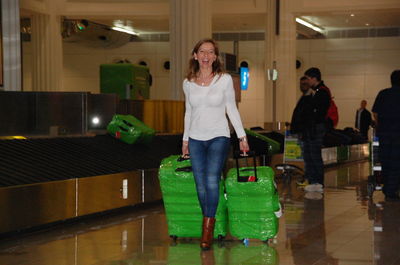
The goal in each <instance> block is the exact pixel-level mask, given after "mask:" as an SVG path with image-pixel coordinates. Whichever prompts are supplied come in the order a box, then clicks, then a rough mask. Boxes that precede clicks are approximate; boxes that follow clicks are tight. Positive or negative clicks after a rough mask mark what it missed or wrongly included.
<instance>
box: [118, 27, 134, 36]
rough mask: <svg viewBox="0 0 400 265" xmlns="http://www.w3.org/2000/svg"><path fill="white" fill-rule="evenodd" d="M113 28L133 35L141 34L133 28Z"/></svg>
mask: <svg viewBox="0 0 400 265" xmlns="http://www.w3.org/2000/svg"><path fill="white" fill-rule="evenodd" d="M112 29H113V30H116V31H120V32H125V33H128V34H131V35H139V34H138V33H137V32H134V31H133V30H131V29H126V28H120V27H112Z"/></svg>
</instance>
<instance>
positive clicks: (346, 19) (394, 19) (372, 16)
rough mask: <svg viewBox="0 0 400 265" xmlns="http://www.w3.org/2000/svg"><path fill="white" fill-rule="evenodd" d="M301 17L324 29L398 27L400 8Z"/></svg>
mask: <svg viewBox="0 0 400 265" xmlns="http://www.w3.org/2000/svg"><path fill="white" fill-rule="evenodd" d="M302 17H303V18H305V19H306V20H307V21H310V22H313V23H314V24H316V25H318V26H321V27H323V28H324V29H326V30H336V29H352V28H368V27H373V28H390V27H400V9H397V10H396V9H392V10H376V11H373V12H372V11H358V12H357V11H353V12H331V13H318V14H309V15H303V16H302Z"/></svg>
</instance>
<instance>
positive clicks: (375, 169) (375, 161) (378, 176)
mask: <svg viewBox="0 0 400 265" xmlns="http://www.w3.org/2000/svg"><path fill="white" fill-rule="evenodd" d="M382 187H383V182H382V165H381V162H380V160H379V138H378V136H376V132H375V129H374V130H373V131H372V142H371V175H369V176H368V184H367V192H368V196H369V197H370V198H372V195H373V194H374V191H376V190H382Z"/></svg>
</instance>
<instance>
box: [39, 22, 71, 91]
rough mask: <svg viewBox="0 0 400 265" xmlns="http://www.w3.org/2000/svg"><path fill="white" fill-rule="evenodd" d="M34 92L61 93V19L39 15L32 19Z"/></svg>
mask: <svg viewBox="0 0 400 265" xmlns="http://www.w3.org/2000/svg"><path fill="white" fill-rule="evenodd" d="M32 48H33V69H32V70H33V71H32V75H33V76H32V82H33V84H32V90H33V91H61V90H62V78H63V51H62V37H61V17H60V16H57V15H52V14H50V15H46V14H37V15H34V16H33V17H32Z"/></svg>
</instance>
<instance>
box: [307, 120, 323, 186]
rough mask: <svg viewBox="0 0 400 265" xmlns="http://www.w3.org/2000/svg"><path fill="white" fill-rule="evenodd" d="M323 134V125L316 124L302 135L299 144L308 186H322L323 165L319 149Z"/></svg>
mask: <svg viewBox="0 0 400 265" xmlns="http://www.w3.org/2000/svg"><path fill="white" fill-rule="evenodd" d="M325 133H326V128H325V125H324V124H323V123H318V124H316V126H315V128H313V129H312V131H309V132H308V133H307V134H305V135H304V137H303V140H302V143H301V148H302V153H303V159H304V167H305V177H306V178H307V179H308V181H309V183H310V184H316V183H319V184H322V185H324V163H323V161H322V154H321V149H322V143H323V141H324V136H325Z"/></svg>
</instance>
